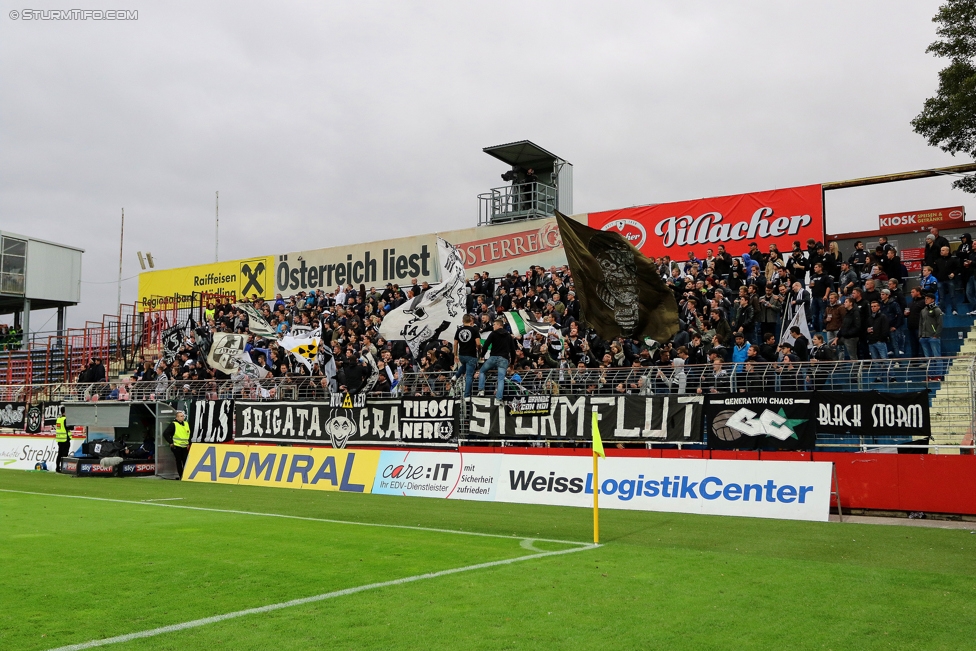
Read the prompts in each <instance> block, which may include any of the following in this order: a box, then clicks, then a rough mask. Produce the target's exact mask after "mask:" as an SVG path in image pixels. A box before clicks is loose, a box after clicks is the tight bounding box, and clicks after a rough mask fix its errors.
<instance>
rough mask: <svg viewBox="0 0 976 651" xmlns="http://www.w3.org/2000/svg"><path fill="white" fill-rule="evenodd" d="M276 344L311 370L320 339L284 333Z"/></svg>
mask: <svg viewBox="0 0 976 651" xmlns="http://www.w3.org/2000/svg"><path fill="white" fill-rule="evenodd" d="M278 345H279V346H281V347H282V348H284V349H285V350H287V351H288V353H289V354H290V355H291V356H292V357H294V358H295V360H296V361H298V362H301V363H302V364H303V365H304V366H305V368H307V369H308V370H309V372H311V370H312V362H313V361H314V360H315V358H316V357H317V356H318V354H319V347H320V346H321V345H322V340H321V339H319V338H318V337H303V338H299V337H292V336H290V335H285V336H284V337H282V338H281V339H280V340H279V341H278Z"/></svg>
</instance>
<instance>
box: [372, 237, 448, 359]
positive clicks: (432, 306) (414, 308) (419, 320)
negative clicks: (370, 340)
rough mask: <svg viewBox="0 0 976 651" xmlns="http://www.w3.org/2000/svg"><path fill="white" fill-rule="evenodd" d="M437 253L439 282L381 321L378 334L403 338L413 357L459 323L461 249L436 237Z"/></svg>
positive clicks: (385, 336) (394, 338)
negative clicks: (439, 272) (426, 344)
mask: <svg viewBox="0 0 976 651" xmlns="http://www.w3.org/2000/svg"><path fill="white" fill-rule="evenodd" d="M437 253H438V256H439V257H440V262H441V276H440V277H441V282H440V283H438V284H437V285H435V286H433V287H432V288H431V289H428V290H427V291H426V292H424V293H423V294H421V295H420V296H416V297H414V298H413V299H411V300H410V301H409V302H407V303H404V304H403V305H401V306H400V307H398V308H396V309H395V310H392V311H391V312H390V313H389V314H387V315H386V318H384V319H383V323H381V324H380V336H381V337H383V338H384V339H386V340H387V341H396V340H400V341H406V342H407V346H408V347H409V348H410V352H411V353H413V356H414V357H415V358H418V357H419V356H420V350H421V347H422V346H423V345H424V344H425V343H427V342H428V341H430V340H432V339H440V338H441V336H442V335H444V336H445V337H450V336H452V335H453V333H454V331H455V330H456V329H457V328H459V327H461V318H462V317H463V316H464V309H465V304H466V302H467V292H466V285H465V281H464V259H463V258H462V256H461V252H460V251H458V250H457V249H456V248H455V247H454V246H453V245H451V244H450V243H448V242H447V241H446V240H443V239H441V238H437ZM445 333H449V334H445Z"/></svg>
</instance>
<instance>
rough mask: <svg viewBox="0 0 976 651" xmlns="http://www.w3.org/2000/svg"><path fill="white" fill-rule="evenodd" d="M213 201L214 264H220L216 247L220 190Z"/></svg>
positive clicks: (218, 239)
mask: <svg viewBox="0 0 976 651" xmlns="http://www.w3.org/2000/svg"><path fill="white" fill-rule="evenodd" d="M216 195H217V196H216V198H215V199H214V262H220V257H219V255H218V247H219V246H220V190H217V191H216Z"/></svg>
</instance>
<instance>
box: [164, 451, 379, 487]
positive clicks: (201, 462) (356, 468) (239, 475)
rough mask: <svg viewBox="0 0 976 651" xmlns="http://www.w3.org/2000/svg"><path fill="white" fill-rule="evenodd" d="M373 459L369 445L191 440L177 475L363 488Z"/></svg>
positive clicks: (250, 482)
mask: <svg viewBox="0 0 976 651" xmlns="http://www.w3.org/2000/svg"><path fill="white" fill-rule="evenodd" d="M379 458H380V453H379V452H378V451H374V450H355V451H353V450H332V449H328V448H303V447H297V446H296V447H288V448H284V447H270V446H257V445H224V444H207V443H195V444H193V445H191V446H190V454H189V457H188V459H187V462H186V469H185V471H184V472H183V480H184V481H195V482H202V483H215V484H241V485H248V486H272V487H278V488H303V489H312V490H325V491H345V492H351V493H368V492H370V491H371V490H372V487H373V478H374V477H375V476H376V465H377V464H378V463H379Z"/></svg>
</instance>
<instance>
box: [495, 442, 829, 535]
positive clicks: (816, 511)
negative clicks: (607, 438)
mask: <svg viewBox="0 0 976 651" xmlns="http://www.w3.org/2000/svg"><path fill="white" fill-rule="evenodd" d="M500 456H501V457H502V462H501V476H500V477H499V481H498V488H497V492H496V494H495V501H497V502H516V503H520V504H553V505H560V506H581V507H592V506H593V461H592V459H591V458H590V457H589V456H586V457H563V456H540V455H521V454H503V455H500ZM831 470H832V464H830V463H814V462H808V461H735V460H718V459H652V458H634V457H626V458H624V457H607V458H606V459H601V460H600V508H609V509H627V510H636V511H670V512H675V513H701V514H709V515H738V516H749V517H755V518H780V519H787V520H815V521H820V522H826V521H827V516H828V513H829V508H830V480H831Z"/></svg>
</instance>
